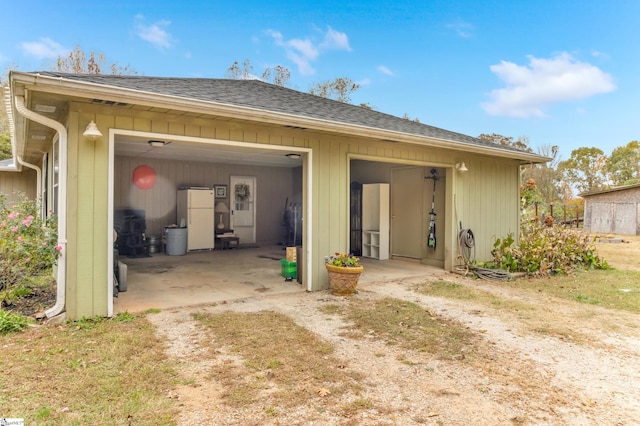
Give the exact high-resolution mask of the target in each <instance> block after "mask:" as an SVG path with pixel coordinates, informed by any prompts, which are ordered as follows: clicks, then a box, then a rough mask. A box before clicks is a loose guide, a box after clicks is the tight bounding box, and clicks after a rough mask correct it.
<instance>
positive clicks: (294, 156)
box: [284, 153, 302, 160]
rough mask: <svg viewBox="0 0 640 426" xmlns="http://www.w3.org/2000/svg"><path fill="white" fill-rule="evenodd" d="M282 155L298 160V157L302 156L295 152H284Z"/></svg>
mask: <svg viewBox="0 0 640 426" xmlns="http://www.w3.org/2000/svg"><path fill="white" fill-rule="evenodd" d="M284 156H285V157H287V158H290V159H292V160H299V159H300V158H302V155H300V154H295V153H290V154H285V155H284Z"/></svg>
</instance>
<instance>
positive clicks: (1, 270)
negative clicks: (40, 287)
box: [0, 194, 61, 290]
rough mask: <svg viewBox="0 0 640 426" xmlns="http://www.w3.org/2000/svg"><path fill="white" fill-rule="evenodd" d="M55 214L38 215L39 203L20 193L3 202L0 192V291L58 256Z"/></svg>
mask: <svg viewBox="0 0 640 426" xmlns="http://www.w3.org/2000/svg"><path fill="white" fill-rule="evenodd" d="M57 230H58V225H57V220H56V217H55V216H52V217H50V218H48V219H46V220H41V219H40V218H39V217H38V204H37V203H36V202H35V201H32V200H29V199H27V198H26V197H24V196H21V199H20V201H19V202H17V203H14V204H12V205H10V206H7V205H6V202H5V200H4V196H3V195H2V194H0V290H2V289H3V288H8V287H10V286H12V285H14V284H16V283H17V281H19V280H21V279H24V278H25V277H28V276H30V275H35V274H39V273H42V272H43V271H46V270H48V269H50V268H51V267H52V266H53V265H54V264H55V262H56V260H57V259H58V257H59V256H60V250H61V247H60V246H59V245H58V235H57Z"/></svg>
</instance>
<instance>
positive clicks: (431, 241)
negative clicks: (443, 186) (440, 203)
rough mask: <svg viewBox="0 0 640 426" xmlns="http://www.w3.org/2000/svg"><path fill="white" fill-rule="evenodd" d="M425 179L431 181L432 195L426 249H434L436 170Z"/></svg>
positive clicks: (432, 170)
mask: <svg viewBox="0 0 640 426" xmlns="http://www.w3.org/2000/svg"><path fill="white" fill-rule="evenodd" d="M425 179H433V193H432V194H431V211H430V212H429V236H428V237H427V247H431V248H432V249H434V250H435V249H436V210H435V205H436V181H437V180H438V179H440V178H439V177H438V172H437V170H436V169H431V176H425Z"/></svg>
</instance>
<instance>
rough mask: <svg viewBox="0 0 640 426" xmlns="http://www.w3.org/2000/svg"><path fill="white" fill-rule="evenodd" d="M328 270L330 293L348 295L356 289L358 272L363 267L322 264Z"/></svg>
mask: <svg viewBox="0 0 640 426" xmlns="http://www.w3.org/2000/svg"><path fill="white" fill-rule="evenodd" d="M324 266H325V267H326V268H327V272H329V288H330V289H331V294H333V295H336V296H350V295H352V294H353V293H355V291H356V287H357V286H358V279H359V278H360V274H362V271H364V267H363V266H362V265H360V266H350V267H347V266H335V265H331V264H329V263H325V265H324Z"/></svg>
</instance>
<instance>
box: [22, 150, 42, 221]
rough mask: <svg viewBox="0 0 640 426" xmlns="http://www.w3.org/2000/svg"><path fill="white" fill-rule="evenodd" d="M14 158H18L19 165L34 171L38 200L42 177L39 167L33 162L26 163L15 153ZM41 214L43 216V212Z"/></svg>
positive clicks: (37, 198)
mask: <svg viewBox="0 0 640 426" xmlns="http://www.w3.org/2000/svg"><path fill="white" fill-rule="evenodd" d="M16 159H17V160H18V163H20V164H21V165H23V166H25V167H28V168H30V169H33V170H35V171H36V179H37V182H36V200H40V197H41V196H42V179H41V176H42V170H41V169H40V167H38V166H36V165H34V164H31V163H27V162H26V161H24V160H23V159H22V156H21V155H16ZM43 216H44V214H43Z"/></svg>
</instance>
